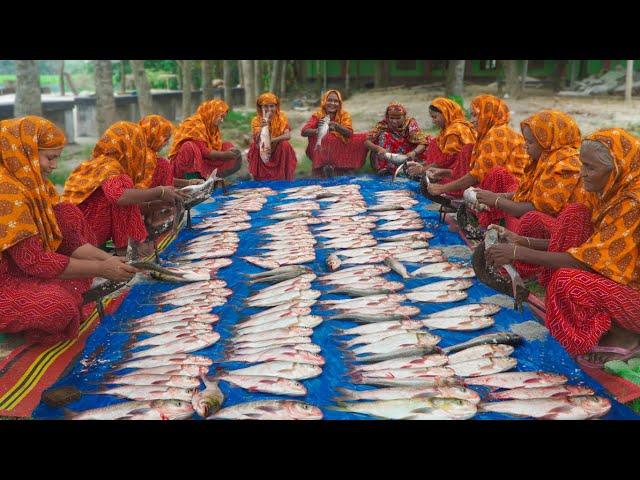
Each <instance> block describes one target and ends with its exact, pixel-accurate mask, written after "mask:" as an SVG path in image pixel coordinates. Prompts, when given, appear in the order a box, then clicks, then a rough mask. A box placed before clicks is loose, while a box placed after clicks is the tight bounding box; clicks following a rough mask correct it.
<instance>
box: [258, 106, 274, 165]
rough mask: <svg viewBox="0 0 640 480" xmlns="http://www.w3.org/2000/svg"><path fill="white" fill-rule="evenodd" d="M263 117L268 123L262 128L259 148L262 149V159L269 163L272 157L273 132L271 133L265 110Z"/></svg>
mask: <svg viewBox="0 0 640 480" xmlns="http://www.w3.org/2000/svg"><path fill="white" fill-rule="evenodd" d="M263 118H264V120H265V121H266V125H265V126H264V127H262V128H261V129H260V139H259V143H258V148H259V150H260V160H262V162H263V163H267V162H268V161H269V159H270V158H271V134H270V133H269V121H268V118H267V116H266V115H265V114H264V112H263Z"/></svg>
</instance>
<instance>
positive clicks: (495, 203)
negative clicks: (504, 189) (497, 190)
mask: <svg viewBox="0 0 640 480" xmlns="http://www.w3.org/2000/svg"><path fill="white" fill-rule="evenodd" d="M498 200H500V195H498V196H496V201H495V202H493V207H494V208H498Z"/></svg>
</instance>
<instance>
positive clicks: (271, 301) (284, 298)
mask: <svg viewBox="0 0 640 480" xmlns="http://www.w3.org/2000/svg"><path fill="white" fill-rule="evenodd" d="M320 294H321V292H320V291H319V290H293V291H291V292H286V293H283V294H280V295H275V296H273V297H272V298H264V299H258V300H254V301H249V302H246V304H247V305H248V306H250V307H274V306H277V305H282V304H285V303H287V302H289V301H291V300H315V299H316V298H318V297H319V296H320Z"/></svg>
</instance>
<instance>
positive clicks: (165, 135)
mask: <svg viewBox="0 0 640 480" xmlns="http://www.w3.org/2000/svg"><path fill="white" fill-rule="evenodd" d="M140 126H141V127H142V130H143V132H144V137H145V139H146V143H147V147H149V148H150V149H151V150H152V151H154V152H156V153H158V152H159V151H160V150H161V149H162V147H164V145H165V144H166V143H167V142H168V141H169V139H170V138H171V134H172V133H173V124H172V123H171V122H170V121H169V120H167V119H166V118H164V117H162V116H160V115H147V116H146V117H143V118H142V119H141V120H140Z"/></svg>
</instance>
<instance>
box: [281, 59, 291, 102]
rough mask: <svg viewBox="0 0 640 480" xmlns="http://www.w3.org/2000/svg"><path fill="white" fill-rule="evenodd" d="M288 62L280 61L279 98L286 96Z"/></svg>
mask: <svg viewBox="0 0 640 480" xmlns="http://www.w3.org/2000/svg"><path fill="white" fill-rule="evenodd" d="M288 65H289V60H283V61H282V74H281V75H280V97H284V96H285V95H286V94H287V67H288Z"/></svg>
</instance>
